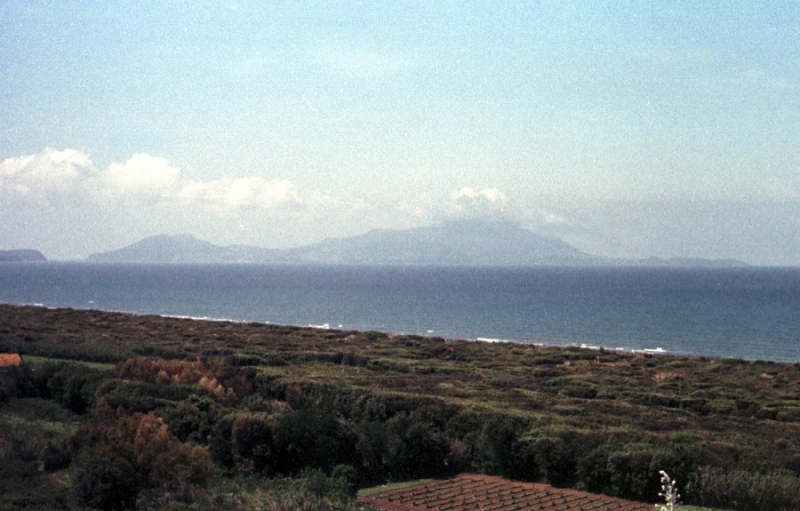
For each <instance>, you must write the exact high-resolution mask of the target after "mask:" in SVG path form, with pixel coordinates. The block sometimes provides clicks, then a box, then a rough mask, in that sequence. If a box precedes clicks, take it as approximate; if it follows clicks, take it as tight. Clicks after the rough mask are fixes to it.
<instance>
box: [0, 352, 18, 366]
mask: <svg viewBox="0 0 800 511" xmlns="http://www.w3.org/2000/svg"><path fill="white" fill-rule="evenodd" d="M20 365H22V359H21V358H20V356H19V355H17V354H16V353H0V367H16V366H20Z"/></svg>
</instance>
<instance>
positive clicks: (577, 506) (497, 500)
mask: <svg viewBox="0 0 800 511" xmlns="http://www.w3.org/2000/svg"><path fill="white" fill-rule="evenodd" d="M359 502H362V503H372V504H374V505H375V508H376V509H377V510H378V511H423V510H424V511H437V510H438V511H469V510H475V511H511V510H517V511H528V510H531V511H532V510H541V511H589V510H591V511H653V508H654V506H653V505H652V504H644V503H642V502H633V501H630V500H624V499H618V498H614V497H606V496H605V495H598V494H595V493H587V492H583V491H577V490H569V489H561V488H554V487H552V486H550V485H547V484H541V483H522V482H517V481H509V480H508V479H503V478H501V477H494V476H485V475H475V474H464V475H460V476H458V477H455V478H453V479H446V480H441V481H432V482H429V483H425V484H419V485H416V486H410V487H407V488H401V489H396V490H387V491H385V492H382V493H378V494H374V495H370V496H368V497H362V498H360V499H359Z"/></svg>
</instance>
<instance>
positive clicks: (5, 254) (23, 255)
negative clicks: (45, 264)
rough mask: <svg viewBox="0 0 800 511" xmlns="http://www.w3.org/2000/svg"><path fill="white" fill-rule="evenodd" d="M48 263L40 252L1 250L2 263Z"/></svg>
mask: <svg viewBox="0 0 800 511" xmlns="http://www.w3.org/2000/svg"><path fill="white" fill-rule="evenodd" d="M36 261H47V258H46V257H45V256H44V255H43V254H42V253H41V252H39V251H38V250H0V263H23V262H36Z"/></svg>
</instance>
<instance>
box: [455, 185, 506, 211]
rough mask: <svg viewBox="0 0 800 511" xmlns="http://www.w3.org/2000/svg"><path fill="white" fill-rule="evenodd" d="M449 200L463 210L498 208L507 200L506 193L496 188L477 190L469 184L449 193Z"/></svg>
mask: <svg viewBox="0 0 800 511" xmlns="http://www.w3.org/2000/svg"><path fill="white" fill-rule="evenodd" d="M450 201H451V202H452V203H453V204H454V205H456V207H458V208H461V209H465V210H475V209H486V208H487V207H489V208H491V209H496V208H500V209H502V207H503V205H504V204H505V203H507V202H508V197H507V196H506V194H504V193H503V192H501V191H500V190H498V189H497V188H485V189H483V190H480V191H477V190H475V189H473V188H470V187H469V186H465V187H464V188H462V189H460V190H456V191H453V192H451V193H450Z"/></svg>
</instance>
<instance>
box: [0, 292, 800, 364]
mask: <svg viewBox="0 0 800 511" xmlns="http://www.w3.org/2000/svg"><path fill="white" fill-rule="evenodd" d="M3 308H19V309H26V308H30V309H41V310H47V311H54V312H64V313H66V312H75V313H87V314H101V315H102V314H110V315H120V316H123V317H126V318H134V319H146V318H162V319H167V320H170V319H174V320H180V321H192V322H198V323H209V324H216V325H224V324H230V325H235V326H243V327H247V326H264V327H272V328H277V329H299V330H312V331H317V332H320V333H338V334H362V335H367V334H379V335H382V336H385V337H387V338H389V339H394V338H398V337H402V338H414V339H417V338H418V339H424V340H427V341H439V340H442V341H444V342H449V343H458V342H464V343H476V344H486V345H502V344H506V345H517V346H525V347H532V348H540V349H556V350H559V351H564V350H574V349H581V350H587V351H592V352H597V353H614V354H619V355H624V356H666V357H674V358H685V359H703V360H727V361H734V362H735V361H743V362H767V363H771V364H786V365H796V364H797V363H798V362H797V361H786V360H770V359H748V358H739V357H719V356H713V355H703V354H692V353H680V352H674V351H670V350H666V349H664V348H662V347H655V348H627V347H613V348H611V347H607V346H603V345H597V344H588V343H577V342H571V341H566V340H565V341H564V342H563V343H553V342H542V341H534V340H525V341H519V340H513V339H502V338H491V337H476V338H458V337H443V336H438V335H435V334H433V333H430V332H428V333H426V334H417V333H408V332H382V331H376V330H359V329H349V328H346V327H343V325H336V326H331V325H330V324H307V325H292V324H279V323H272V322H269V321H251V320H246V319H233V318H214V317H198V316H189V315H179V314H159V313H149V312H133V311H122V310H105V309H97V308H75V307H55V306H48V305H45V304H38V303H37V304H13V303H6V302H0V311H2V309H3Z"/></svg>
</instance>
